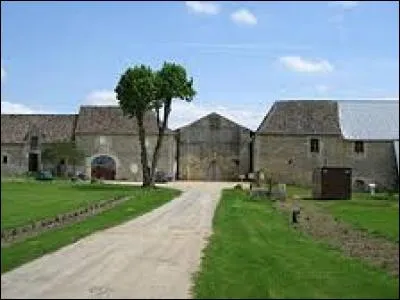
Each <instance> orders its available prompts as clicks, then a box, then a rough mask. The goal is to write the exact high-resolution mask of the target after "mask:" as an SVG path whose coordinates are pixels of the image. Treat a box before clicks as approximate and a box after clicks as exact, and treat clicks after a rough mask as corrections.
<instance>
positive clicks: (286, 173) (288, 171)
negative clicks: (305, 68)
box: [254, 101, 398, 189]
mask: <svg viewBox="0 0 400 300" xmlns="http://www.w3.org/2000/svg"><path fill="white" fill-rule="evenodd" d="M312 139H314V140H318V142H317V143H318V148H319V149H318V151H317V152H312V151H311V140H312ZM356 142H361V143H362V144H363V148H364V149H363V151H362V152H361V153H357V152H356V151H355V143H356ZM322 166H328V167H346V168H352V179H353V183H354V184H355V183H356V182H357V181H362V182H364V183H366V184H367V183H370V182H375V183H377V184H378V186H380V187H382V188H387V189H393V188H395V187H396V186H397V185H398V174H397V166H396V159H395V152H394V147H393V141H385V140H380V141H368V140H366V141H351V140H347V139H345V138H344V137H343V135H342V132H341V128H340V124H339V116H338V110H337V104H336V101H279V102H276V103H275V104H274V105H273V107H272V108H271V110H270V112H269V113H268V114H267V115H266V117H265V119H264V121H263V122H262V124H261V125H260V127H259V129H258V130H257V132H256V134H255V139H254V169H255V170H256V171H257V170H260V169H264V170H265V171H266V172H269V173H271V174H272V175H273V176H274V177H275V178H276V179H277V180H278V181H280V182H283V183H287V184H299V185H303V186H311V185H312V172H313V170H314V169H315V168H318V167H322Z"/></svg>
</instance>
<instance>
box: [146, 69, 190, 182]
mask: <svg viewBox="0 0 400 300" xmlns="http://www.w3.org/2000/svg"><path fill="white" fill-rule="evenodd" d="M155 87H156V99H155V105H154V110H155V112H156V116H157V127H158V137H157V143H156V147H155V149H154V153H153V159H152V164H151V171H150V172H151V180H152V183H153V181H154V175H155V170H156V167H157V163H158V158H159V156H160V149H161V146H162V141H163V137H164V134H165V129H166V128H167V126H168V119H169V116H170V113H171V109H172V100H174V99H179V100H185V101H187V102H190V101H192V100H193V97H194V96H195V95H196V91H195V90H194V88H193V78H190V79H188V77H187V74H186V70H185V68H184V67H183V66H181V65H178V64H175V63H168V62H164V64H163V67H162V68H161V70H159V71H158V72H156V74H155ZM161 110H162V114H161ZM161 115H162V117H161Z"/></svg>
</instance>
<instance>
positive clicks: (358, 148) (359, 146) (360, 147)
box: [354, 141, 364, 153]
mask: <svg viewBox="0 0 400 300" xmlns="http://www.w3.org/2000/svg"><path fill="white" fill-rule="evenodd" d="M354 152H355V153H364V142H362V141H356V142H355V143H354Z"/></svg>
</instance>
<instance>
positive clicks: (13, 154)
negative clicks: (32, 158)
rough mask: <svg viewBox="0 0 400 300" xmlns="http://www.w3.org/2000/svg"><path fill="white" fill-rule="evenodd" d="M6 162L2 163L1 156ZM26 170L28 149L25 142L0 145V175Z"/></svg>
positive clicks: (16, 173)
mask: <svg viewBox="0 0 400 300" xmlns="http://www.w3.org/2000/svg"><path fill="white" fill-rule="evenodd" d="M4 156H6V157H7V163H6V164H5V163H3V157H4ZM27 171H28V149H27V146H26V145H25V144H2V145H1V175H2V176H8V175H18V174H23V173H25V172H27Z"/></svg>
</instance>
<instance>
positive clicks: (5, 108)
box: [1, 101, 50, 114]
mask: <svg viewBox="0 0 400 300" xmlns="http://www.w3.org/2000/svg"><path fill="white" fill-rule="evenodd" d="M1 113H2V114H49V113H50V112H49V111H46V110H41V109H34V108H31V107H28V106H27V105H25V104H20V103H11V102H7V101H1Z"/></svg>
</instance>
